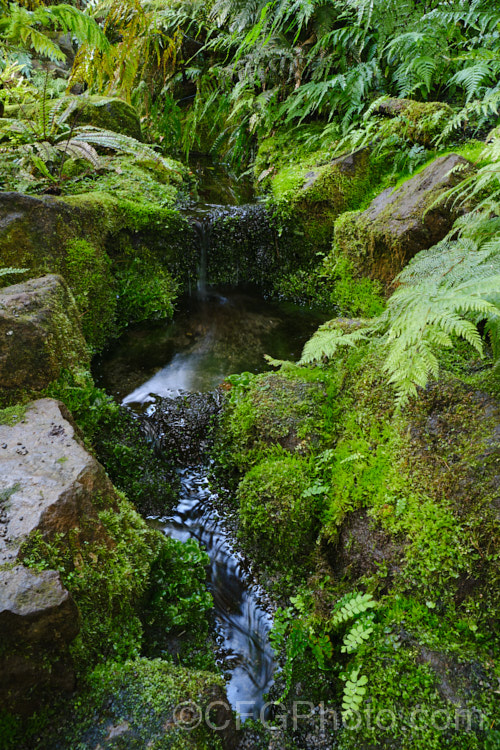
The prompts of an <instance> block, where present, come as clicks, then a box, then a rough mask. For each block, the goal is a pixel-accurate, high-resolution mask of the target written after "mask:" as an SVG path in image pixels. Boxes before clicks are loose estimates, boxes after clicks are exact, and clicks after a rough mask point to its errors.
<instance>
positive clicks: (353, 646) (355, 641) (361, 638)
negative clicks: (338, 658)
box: [340, 618, 373, 654]
mask: <svg viewBox="0 0 500 750" xmlns="http://www.w3.org/2000/svg"><path fill="white" fill-rule="evenodd" d="M372 622H373V619H370V618H364V619H363V620H360V621H359V622H356V623H355V625H353V626H352V628H351V629H350V630H349V631H348V632H347V633H346V634H345V636H344V640H343V642H342V648H341V649H340V650H341V652H342V653H343V654H352V653H353V652H354V651H357V649H358V648H359V646H361V644H363V643H365V642H366V641H367V640H368V639H369V638H370V636H371V634H372V633H373V627H372V625H371V623H372Z"/></svg>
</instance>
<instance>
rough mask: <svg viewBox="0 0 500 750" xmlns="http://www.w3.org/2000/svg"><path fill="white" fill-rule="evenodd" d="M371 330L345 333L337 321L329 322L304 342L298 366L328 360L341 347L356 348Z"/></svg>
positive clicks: (359, 329)
mask: <svg viewBox="0 0 500 750" xmlns="http://www.w3.org/2000/svg"><path fill="white" fill-rule="evenodd" d="M371 330H372V329H371V328H368V327H364V328H362V327H360V328H357V329H356V330H353V331H349V332H348V333H346V332H345V331H344V330H342V328H341V327H340V326H339V324H338V321H335V320H330V321H329V322H328V323H324V324H323V325H322V326H320V327H319V328H318V330H317V331H316V333H315V334H314V335H313V336H312V338H310V339H309V341H307V342H306V344H305V346H304V349H303V351H302V357H301V358H300V361H299V364H300V365H305V364H310V363H311V362H319V361H321V360H322V359H323V358H327V359H330V358H331V357H333V355H334V354H335V353H336V352H337V351H338V349H340V348H341V347H346V346H356V345H357V344H359V342H360V341H363V340H367V339H368V335H369V333H370V332H371Z"/></svg>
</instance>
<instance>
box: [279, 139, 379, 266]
mask: <svg viewBox="0 0 500 750" xmlns="http://www.w3.org/2000/svg"><path fill="white" fill-rule="evenodd" d="M321 156H323V154H322V153H321ZM315 158H316V159H320V154H315V155H311V156H310V157H309V158H308V159H307V160H306V161H305V162H299V163H298V164H297V163H296V164H293V165H291V166H288V167H284V168H283V169H282V170H280V171H279V172H278V173H277V174H276V176H275V177H274V178H273V180H272V183H271V191H272V192H271V198H270V203H271V205H272V208H273V212H274V213H275V215H276V216H277V218H278V221H279V223H280V224H281V225H283V224H285V223H286V222H287V221H291V222H292V224H293V225H294V231H296V232H300V233H302V234H303V241H305V242H306V243H308V245H310V247H311V254H313V253H314V252H318V251H320V250H322V249H323V248H325V246H328V245H329V244H330V242H331V236H332V228H333V222H334V220H335V218H336V217H337V216H338V215H339V214H341V213H343V212H344V211H346V210H348V209H350V208H355V207H356V206H357V205H359V204H360V203H361V202H362V200H363V197H364V195H365V193H366V192H367V191H368V190H369V189H370V186H371V185H372V183H373V181H374V180H375V178H376V174H374V171H373V170H370V169H369V168H368V165H369V155H368V150H367V149H364V150H361V151H358V152H354V153H353V154H351V155H349V156H347V157H346V156H344V157H338V158H336V159H333V160H331V161H330V162H329V163H326V164H325V163H321V161H320V162H319V163H318V162H316V163H315ZM311 165H312V166H311Z"/></svg>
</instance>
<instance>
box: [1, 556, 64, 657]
mask: <svg viewBox="0 0 500 750" xmlns="http://www.w3.org/2000/svg"><path fill="white" fill-rule="evenodd" d="M5 573H6V574H5ZM5 573H4V574H3V575H2V576H1V577H2V578H3V579H4V580H3V581H2V585H0V633H2V636H3V640H4V643H6V642H10V643H16V642H17V644H19V643H23V642H24V643H27V642H30V643H46V644H53V643H54V641H59V640H60V639H63V640H64V641H67V642H69V641H72V640H73V638H75V636H76V635H77V634H78V631H79V623H78V609H77V607H76V604H75V603H74V601H73V599H72V598H71V596H70V594H69V592H68V591H67V590H66V589H65V588H64V586H63V585H62V583H61V579H60V576H59V573H57V572H56V571H55V570H42V571H41V572H36V571H34V570H29V569H28V568H25V567H24V566H22V565H16V567H15V568H13V569H10V570H8V571H6V572H5Z"/></svg>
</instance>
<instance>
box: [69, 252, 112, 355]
mask: <svg viewBox="0 0 500 750" xmlns="http://www.w3.org/2000/svg"><path fill="white" fill-rule="evenodd" d="M64 271H65V274H66V280H67V282H68V285H69V286H70V288H71V290H72V291H73V296H74V297H75V302H76V305H77V307H78V310H79V312H80V315H81V325H82V332H83V335H84V336H85V338H86V340H87V341H89V342H91V343H92V344H93V345H94V346H95V347H100V346H102V344H103V343H104V341H105V340H106V330H105V328H104V326H105V325H106V324H107V323H108V324H109V321H112V320H113V318H114V316H115V309H116V288H115V282H114V280H113V277H112V274H111V261H110V259H109V257H108V256H107V255H106V254H105V253H102V252H99V250H98V248H96V247H95V246H94V245H91V244H90V243H89V242H88V241H87V240H84V239H72V240H70V241H69V242H68V243H67V245H66V257H65V268H64Z"/></svg>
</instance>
